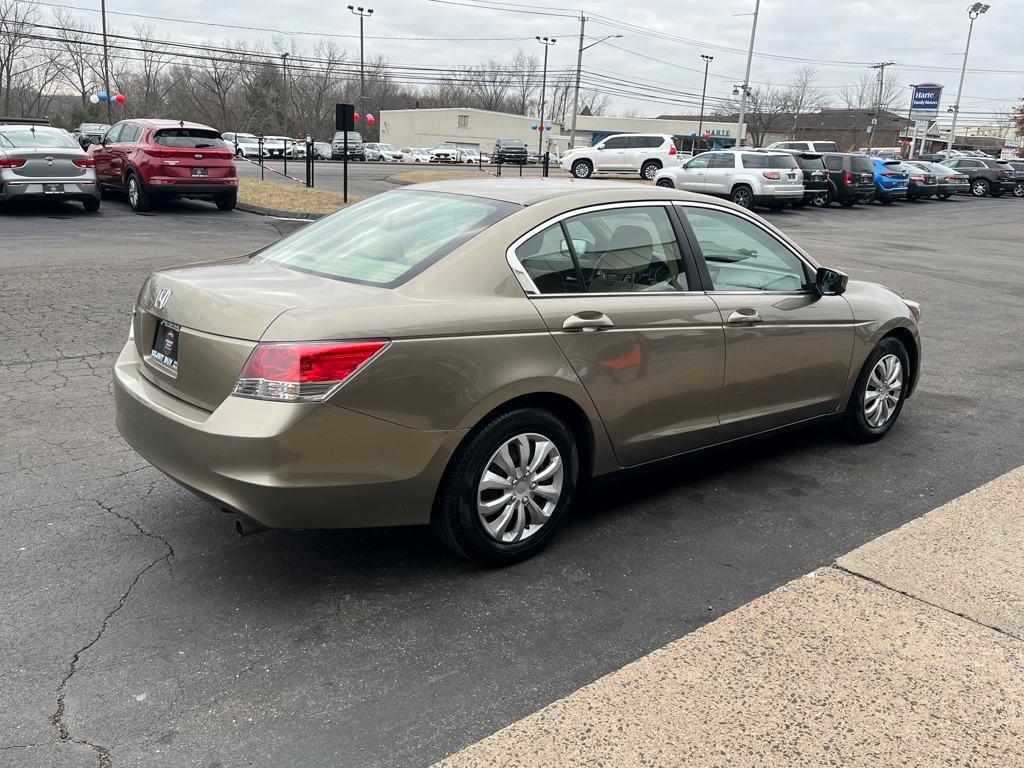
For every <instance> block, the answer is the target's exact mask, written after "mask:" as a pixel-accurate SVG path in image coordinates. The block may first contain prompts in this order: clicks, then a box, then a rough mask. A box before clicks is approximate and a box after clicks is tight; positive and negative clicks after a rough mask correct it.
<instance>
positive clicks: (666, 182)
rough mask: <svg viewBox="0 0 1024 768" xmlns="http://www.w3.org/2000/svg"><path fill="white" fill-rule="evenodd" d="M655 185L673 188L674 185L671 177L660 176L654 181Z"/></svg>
mask: <svg viewBox="0 0 1024 768" xmlns="http://www.w3.org/2000/svg"><path fill="white" fill-rule="evenodd" d="M654 183H655V185H656V186H659V187H667V188H668V189H675V188H676V185H675V184H673V183H672V179H666V178H661V179H658V180H657V181H656V182H654Z"/></svg>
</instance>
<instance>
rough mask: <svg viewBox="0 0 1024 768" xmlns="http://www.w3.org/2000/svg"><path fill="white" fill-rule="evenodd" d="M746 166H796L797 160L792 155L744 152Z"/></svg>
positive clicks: (744, 165) (744, 164)
mask: <svg viewBox="0 0 1024 768" xmlns="http://www.w3.org/2000/svg"><path fill="white" fill-rule="evenodd" d="M743 167H744V168H796V167H797V164H796V160H795V159H794V158H793V156H792V155H758V154H755V153H753V152H751V153H746V152H744V153H743Z"/></svg>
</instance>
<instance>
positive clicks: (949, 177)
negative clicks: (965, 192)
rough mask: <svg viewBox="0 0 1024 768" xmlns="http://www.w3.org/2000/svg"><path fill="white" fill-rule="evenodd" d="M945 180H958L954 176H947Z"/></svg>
mask: <svg viewBox="0 0 1024 768" xmlns="http://www.w3.org/2000/svg"><path fill="white" fill-rule="evenodd" d="M946 181H959V180H958V179H957V177H956V176H947V177H946Z"/></svg>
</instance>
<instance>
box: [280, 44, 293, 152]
mask: <svg viewBox="0 0 1024 768" xmlns="http://www.w3.org/2000/svg"><path fill="white" fill-rule="evenodd" d="M281 74H282V76H283V77H284V135H285V136H290V135H291V134H290V133H289V132H288V111H289V110H288V54H287V53H282V54H281Z"/></svg>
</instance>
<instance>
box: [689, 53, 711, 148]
mask: <svg viewBox="0 0 1024 768" xmlns="http://www.w3.org/2000/svg"><path fill="white" fill-rule="evenodd" d="M700 57H701V58H702V59H704V88H703V89H702V90H701V92H700V122H699V123H697V138H703V136H704V97H705V96H706V95H707V92H708V67H710V66H711V62H712V61H714V60H715V57H714V56H708V55H707V54H704V53H702V54H701V55H700ZM691 149H692V147H691Z"/></svg>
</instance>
